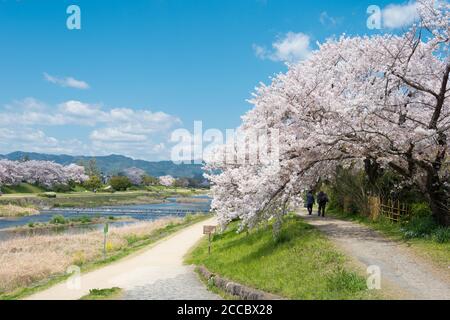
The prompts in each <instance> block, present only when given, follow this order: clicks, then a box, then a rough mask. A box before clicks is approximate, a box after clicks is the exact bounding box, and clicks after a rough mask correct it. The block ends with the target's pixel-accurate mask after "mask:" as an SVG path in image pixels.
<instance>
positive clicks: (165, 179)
mask: <svg viewBox="0 0 450 320" xmlns="http://www.w3.org/2000/svg"><path fill="white" fill-rule="evenodd" d="M175 181H176V180H175V178H174V177H172V176H162V177H159V183H160V184H161V185H162V186H165V187H171V186H173V184H174V182H175Z"/></svg>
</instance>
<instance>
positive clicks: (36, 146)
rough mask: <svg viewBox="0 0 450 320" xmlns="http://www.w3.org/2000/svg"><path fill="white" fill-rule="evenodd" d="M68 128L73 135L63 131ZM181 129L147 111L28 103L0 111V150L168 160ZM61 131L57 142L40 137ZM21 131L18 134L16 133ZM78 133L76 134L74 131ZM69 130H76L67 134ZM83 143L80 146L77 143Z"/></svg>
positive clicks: (69, 103)
mask: <svg viewBox="0 0 450 320" xmlns="http://www.w3.org/2000/svg"><path fill="white" fill-rule="evenodd" d="M66 125H72V126H77V129H73V128H71V129H67V130H66V129H65V128H62V127H63V126H66ZM179 125H181V120H180V119H179V118H178V117H175V116H172V115H169V114H166V113H164V112H160V111H159V112H152V111H150V110H146V109H131V108H113V109H109V110H108V109H106V108H104V107H103V105H102V104H90V103H84V102H81V101H75V100H70V101H66V102H63V103H61V104H59V105H57V106H49V105H46V104H45V103H42V102H40V101H38V100H36V99H33V98H26V99H24V100H22V101H14V102H13V103H11V104H9V105H6V106H4V108H3V110H2V109H1V108H0V128H1V130H0V140H1V141H0V149H1V150H2V152H10V151H16V150H24V151H35V152H50V153H68V154H76V155H79V154H87V155H107V154H111V153H118V154H123V155H127V156H131V157H134V158H141V159H150V160H153V159H157V160H160V159H167V158H168V157H169V151H168V149H166V144H165V143H166V142H168V141H169V133H170V131H171V130H172V129H174V128H175V127H177V126H179ZM58 127H59V128H60V129H58V130H64V136H65V137H67V136H70V134H73V135H74V137H73V138H74V139H70V138H65V140H58V139H56V138H54V137H49V136H47V135H46V134H45V132H44V131H46V130H47V128H51V129H52V132H54V131H55V128H58ZM16 128H20V130H18V129H16ZM78 128H79V129H78ZM71 130H74V131H72V132H71ZM81 141H82V142H81Z"/></svg>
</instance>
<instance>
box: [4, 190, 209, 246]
mask: <svg viewBox="0 0 450 320" xmlns="http://www.w3.org/2000/svg"><path fill="white" fill-rule="evenodd" d="M193 198H200V199H201V201H199V202H192V203H181V202H177V201H176V199H175V198H170V199H167V202H164V203H158V204H139V205H124V206H112V207H98V208H91V209H82V208H64V209H51V210H42V211H41V212H40V214H39V215H34V216H27V217H15V218H0V241H5V240H8V239H11V238H16V237H24V236H32V235H50V234H62V233H64V234H79V233H84V232H89V231H93V230H99V229H101V228H103V224H88V225H76V226H71V227H68V226H60V227H53V228H36V229H33V228H29V229H25V230H22V229H21V230H11V228H15V227H21V226H27V225H28V224H30V223H38V222H40V223H45V222H49V221H50V220H51V219H52V217H53V216H55V215H62V216H64V218H66V219H75V218H81V217H85V216H87V217H91V218H97V217H105V218H110V217H114V218H115V219H118V218H128V219H127V220H125V221H120V220H119V221H114V220H111V223H110V224H111V225H112V226H115V227H121V226H125V225H128V224H130V223H136V222H140V221H154V220H157V219H160V218H163V217H184V216H185V215H186V214H189V213H200V212H208V211H209V209H210V204H211V201H210V199H209V198H208V197H207V196H196V197H193Z"/></svg>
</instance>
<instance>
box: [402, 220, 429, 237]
mask: <svg viewBox="0 0 450 320" xmlns="http://www.w3.org/2000/svg"><path fill="white" fill-rule="evenodd" d="M437 227H438V226H437V224H436V222H435V221H434V219H433V217H432V216H420V215H418V216H413V217H412V218H411V220H410V221H409V222H408V223H406V224H405V225H404V227H403V228H402V231H403V237H404V238H405V239H413V238H427V237H429V236H430V235H431V234H432V233H433V231H434V230H436V228H437Z"/></svg>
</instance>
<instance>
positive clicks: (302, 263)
mask: <svg viewBox="0 0 450 320" xmlns="http://www.w3.org/2000/svg"><path fill="white" fill-rule="evenodd" d="M237 227H238V226H237V224H236V223H234V224H232V225H230V226H229V228H228V230H227V231H225V232H224V233H222V234H219V235H215V236H214V239H213V244H212V253H211V255H210V256H208V244H207V239H204V240H203V241H202V242H201V243H200V244H199V245H198V247H196V248H195V249H194V250H193V251H192V252H191V253H190V254H189V256H188V257H187V261H186V262H187V263H191V264H196V265H205V266H206V267H207V268H208V269H209V270H210V271H211V272H214V273H217V274H220V275H221V276H223V277H226V278H229V279H230V280H233V281H236V282H239V283H241V284H244V285H247V286H250V287H253V288H255V289H259V290H263V291H266V292H270V293H273V294H277V295H280V296H283V297H286V298H290V299H318V300H325V299H374V298H377V296H376V294H375V293H374V292H371V291H369V290H367V286H366V280H365V278H364V277H363V276H362V275H360V274H358V273H357V272H356V271H355V270H352V267H350V263H349V261H348V260H347V258H346V257H345V256H344V255H343V254H341V253H339V252H338V251H337V249H336V248H335V247H334V246H333V245H332V244H331V243H330V242H329V241H328V240H327V239H326V238H325V237H324V236H323V235H322V234H321V233H320V232H319V231H318V230H317V229H315V228H314V227H312V226H310V225H308V224H306V223H305V222H303V220H302V219H301V218H300V217H297V216H289V217H286V221H285V223H284V224H283V228H282V231H281V234H280V236H279V237H278V240H274V238H273V233H272V229H271V227H270V226H269V227H268V228H266V227H264V228H260V229H258V230H254V231H252V232H250V233H249V234H248V235H247V234H246V233H241V234H238V233H237Z"/></svg>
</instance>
